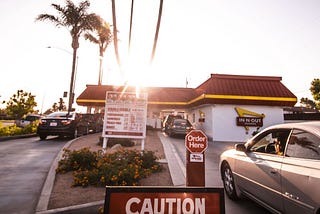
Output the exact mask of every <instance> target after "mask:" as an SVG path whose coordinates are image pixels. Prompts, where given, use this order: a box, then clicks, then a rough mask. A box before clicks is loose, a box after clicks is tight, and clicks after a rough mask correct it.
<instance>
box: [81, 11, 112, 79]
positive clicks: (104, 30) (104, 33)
mask: <svg viewBox="0 0 320 214" xmlns="http://www.w3.org/2000/svg"><path fill="white" fill-rule="evenodd" d="M98 18H99V20H100V24H99V25H98V26H96V27H95V29H94V30H93V33H94V34H92V33H90V32H88V33H85V35H84V37H85V39H86V40H89V41H90V42H92V43H95V44H98V45H99V56H100V59H99V60H100V66H99V79H98V85H101V81H102V61H103V54H104V52H105V51H106V49H107V47H108V45H109V44H110V42H111V41H112V33H111V29H110V25H109V23H107V22H106V21H104V20H103V19H102V18H101V17H98Z"/></svg>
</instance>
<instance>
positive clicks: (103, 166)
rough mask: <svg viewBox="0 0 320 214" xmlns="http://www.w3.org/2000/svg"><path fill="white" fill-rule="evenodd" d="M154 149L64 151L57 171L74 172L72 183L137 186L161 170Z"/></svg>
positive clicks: (84, 185) (78, 184)
mask: <svg viewBox="0 0 320 214" xmlns="http://www.w3.org/2000/svg"><path fill="white" fill-rule="evenodd" d="M156 160H157V157H156V156H155V155H154V153H153V152H152V151H143V152H140V151H137V150H120V151H117V152H115V153H112V154H102V153H101V152H91V151H90V150H89V149H88V148H84V149H81V150H79V151H75V150H74V151H70V150H65V153H64V155H63V159H62V160H61V161H60V162H59V166H58V168H57V170H56V171H57V172H58V173H64V172H67V171H73V175H74V181H73V186H83V187H86V186H88V185H94V186H106V185H109V186H114V185H116V186H136V185H138V184H139V180H140V179H141V178H145V177H147V176H149V175H150V174H151V173H154V172H158V171H161V170H162V168H161V166H160V164H159V163H158V162H157V161H156Z"/></svg>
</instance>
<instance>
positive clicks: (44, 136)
mask: <svg viewBox="0 0 320 214" xmlns="http://www.w3.org/2000/svg"><path fill="white" fill-rule="evenodd" d="M39 137H40V140H45V139H46V138H47V135H45V134H40V135H39Z"/></svg>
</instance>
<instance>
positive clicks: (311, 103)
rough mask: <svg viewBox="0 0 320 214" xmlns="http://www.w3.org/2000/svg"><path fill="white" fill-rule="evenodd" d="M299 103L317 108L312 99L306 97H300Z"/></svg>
mask: <svg viewBox="0 0 320 214" xmlns="http://www.w3.org/2000/svg"><path fill="white" fill-rule="evenodd" d="M300 104H301V105H302V106H305V107H307V108H311V109H317V104H316V103H315V102H314V101H313V100H309V99H308V98H307V97H302V98H301V99H300Z"/></svg>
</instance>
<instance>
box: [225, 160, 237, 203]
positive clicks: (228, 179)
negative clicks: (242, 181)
mask: <svg viewBox="0 0 320 214" xmlns="http://www.w3.org/2000/svg"><path fill="white" fill-rule="evenodd" d="M222 181H223V186H224V190H225V192H226V194H227V196H228V197H229V198H230V199H231V200H237V199H239V197H238V196H237V192H236V187H235V183H234V178H233V173H232V170H231V169H230V166H229V165H228V164H227V163H225V164H224V165H223V167H222Z"/></svg>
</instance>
